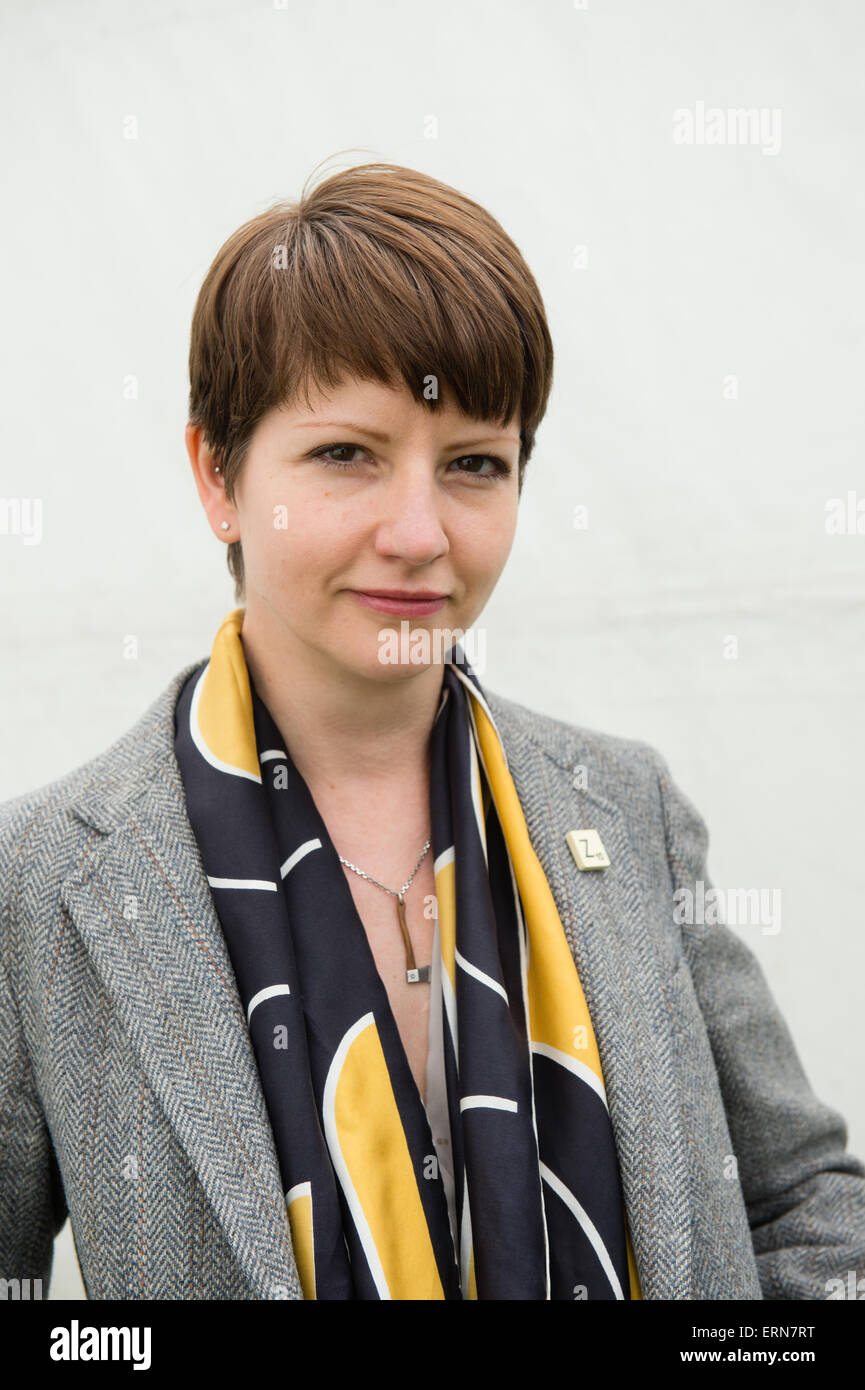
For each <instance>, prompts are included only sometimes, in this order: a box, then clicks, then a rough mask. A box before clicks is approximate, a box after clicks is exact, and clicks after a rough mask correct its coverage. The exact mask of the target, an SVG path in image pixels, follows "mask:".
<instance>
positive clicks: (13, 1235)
mask: <svg viewBox="0 0 865 1390" xmlns="http://www.w3.org/2000/svg"><path fill="white" fill-rule="evenodd" d="M5 811H6V807H5V806H0V1039H2V1044H0V1279H5V1280H7V1281H8V1280H10V1279H31V1280H32V1279H41V1280H42V1296H43V1297H47V1295H48V1289H49V1283H50V1279H51V1268H52V1263H53V1254H54V1237H55V1235H56V1234H57V1232H58V1231H59V1230H60V1228H61V1227H62V1225H63V1223H64V1222H65V1220H66V1216H67V1206H66V1198H65V1194H64V1190H63V1182H62V1179H61V1176H60V1171H59V1168H58V1165H57V1159H56V1157H55V1154H54V1147H53V1144H52V1141H51V1135H50V1133H49V1130H48V1126H47V1123H46V1120H45V1115H44V1113H43V1109H42V1102H41V1099H40V1096H39V1093H38V1090H37V1086H36V1078H35V1075H34V1071H33V1066H32V1063H31V1059H30V1055H29V1053H28V1051H27V1045H26V1042H25V1038H24V1029H23V1027H22V1022H21V1015H20V1011H19V1006H18V1000H17V999H16V995H15V990H14V987H13V980H14V968H13V959H14V957H13V955H12V947H13V944H14V942H15V939H16V936H17V925H18V924H17V923H16V918H15V884H14V873H15V868H16V866H17V864H18V862H19V853H18V846H19V843H20V841H23V840H24V838H25V836H26V828H25V830H24V831H21V832H20V834H19V836H13V835H12V834H11V833H10V826H9V819H8V817H5V816H4V812H5ZM32 1296H33V1294H32V1291H31V1297H32Z"/></svg>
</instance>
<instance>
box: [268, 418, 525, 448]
mask: <svg viewBox="0 0 865 1390" xmlns="http://www.w3.org/2000/svg"><path fill="white" fill-rule="evenodd" d="M296 428H298V429H304V430H311V429H315V430H318V429H329V430H334V429H339V430H356V431H357V433H358V434H368V435H369V436H370V438H371V439H377V440H378V442H379V443H380V444H389V443H390V435H389V434H383V433H382V432H381V431H380V430H374V429H372V428H371V426H370V425H358V424H355V423H354V422H353V421H351V420H309V421H307V422H306V424H299V425H298V426H296ZM494 439H501V440H506V441H508V442H509V443H511V444H519V442H520V441H519V438H518V437H515V436H514V435H512V434H481V435H478V436H477V437H476V438H475V439H461V440H458V441H457V442H456V443H453V442H452V443H450V444H446V445H445V446H444V447H445V448H446V449H471V448H473V447H474V446H475V445H476V444H487V443H489V442H491V441H492V440H494Z"/></svg>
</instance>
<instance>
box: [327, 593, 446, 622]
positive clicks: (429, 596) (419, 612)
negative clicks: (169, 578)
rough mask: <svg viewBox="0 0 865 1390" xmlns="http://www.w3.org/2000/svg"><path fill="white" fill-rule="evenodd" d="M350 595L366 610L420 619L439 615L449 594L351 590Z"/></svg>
mask: <svg viewBox="0 0 865 1390" xmlns="http://www.w3.org/2000/svg"><path fill="white" fill-rule="evenodd" d="M349 593H350V594H351V595H352V596H353V597H354V598H355V599H356V600H357V602H358V603H360V604H362V605H363V606H364V607H365V608H374V609H375V610H376V611H377V612H379V613H393V614H403V615H404V616H407V617H408V616H411V615H412V614H413V615H414V616H415V617H418V618H420V617H424V616H426V615H427V614H428V613H437V612H438V610H439V609H440V608H442V607H443V606H444V605H445V604H446V603H447V601H448V596H447V594H439V593H436V592H435V590H434V589H350V590H349Z"/></svg>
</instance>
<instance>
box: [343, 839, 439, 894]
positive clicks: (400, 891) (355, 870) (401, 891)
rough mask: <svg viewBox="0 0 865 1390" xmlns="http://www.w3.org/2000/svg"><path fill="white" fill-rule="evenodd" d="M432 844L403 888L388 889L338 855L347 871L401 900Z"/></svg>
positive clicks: (425, 848) (425, 846)
mask: <svg viewBox="0 0 865 1390" xmlns="http://www.w3.org/2000/svg"><path fill="white" fill-rule="evenodd" d="M431 843H432V841H431V840H427V842H426V844H425V845H424V847H423V849H422V851H421V856H420V859H419V860H418V861H417V863H416V864H415V866H414V868H413V869H412V871H411V873H410V875H409V877H408V878H407V879H406V881H405V883H404V884H403V886H402V888H388V887H387V885H386V884H384V883H379V881H378V879H377V878H373V876H372V874H365V873H364V871H363V869H359V868H358V867H357V865H356V864H350V863H349V862H348V860H347V859H343V857H342V855H341V854H340V855H338V858H339V862H340V864H344V865H345V867H346V868H347V869H351V870H352V872H353V873H356V874H359V875H360V877H361V878H365V879H368V880H369V882H370V883H374V884H375V886H376V888H383V889H384V891H385V893H390V895H391V897H393V898H398V899H400V900H401V899H402V898H404V897H405V895H406V893H407V892H408V890H409V888H410V887H411V881H412V879H413V878H414V876H415V874H416V873H417V871H418V869H419V868H420V866H421V864H422V863H423V861H424V859H425V858H426V854H427V850H428V849H429V847H430V845H431Z"/></svg>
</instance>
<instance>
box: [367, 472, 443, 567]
mask: <svg viewBox="0 0 865 1390" xmlns="http://www.w3.org/2000/svg"><path fill="white" fill-rule="evenodd" d="M441 509H442V498H441V496H440V493H439V491H438V488H437V485H436V480H435V478H434V477H433V476H432V474H431V473H430V471H429V468H428V467H426V466H424V465H420V466H418V467H409V466H408V465H406V466H405V467H404V468H402V469H397V470H394V473H393V474H392V475H391V477H390V478H389V479H388V481H387V483H386V485H385V487H384V489H383V492H382V506H381V520H380V521H379V524H378V528H377V532H376V545H375V548H376V552H377V554H379V555H390V556H396V557H398V558H399V559H401V560H406V561H407V562H408V563H409V564H412V565H428V564H429V563H430V562H431V561H432V560H437V559H438V558H439V556H440V555H446V554H447V553H448V551H449V550H450V542H449V541H448V538H447V532H446V531H445V529H444V526H443V524H442V516H441Z"/></svg>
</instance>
